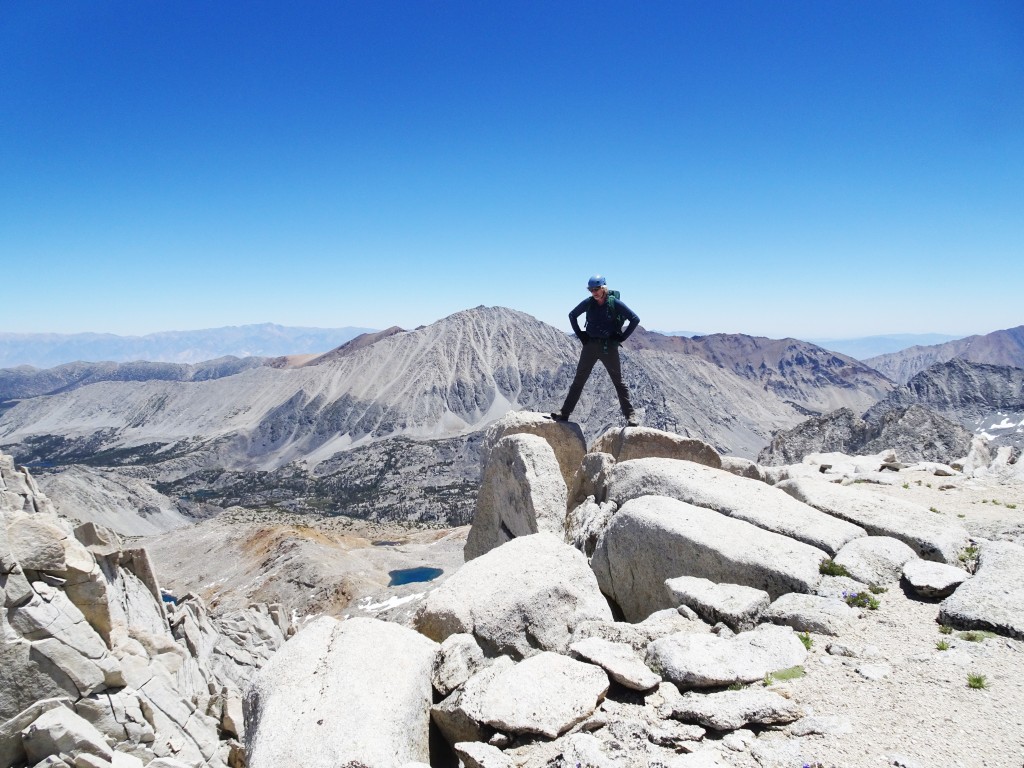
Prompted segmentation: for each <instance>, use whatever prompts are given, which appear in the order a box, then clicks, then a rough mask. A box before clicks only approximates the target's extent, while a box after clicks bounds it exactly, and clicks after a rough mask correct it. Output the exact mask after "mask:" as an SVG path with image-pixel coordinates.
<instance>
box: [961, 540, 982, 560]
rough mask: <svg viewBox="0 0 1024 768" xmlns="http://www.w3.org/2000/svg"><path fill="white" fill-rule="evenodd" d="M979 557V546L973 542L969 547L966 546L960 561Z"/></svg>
mask: <svg viewBox="0 0 1024 768" xmlns="http://www.w3.org/2000/svg"><path fill="white" fill-rule="evenodd" d="M977 557H978V548H977V547H976V546H974V545H973V544H972V545H971V546H969V547H965V548H964V551H963V552H961V553H960V562H961V563H966V562H969V561H971V560H974V559H975V558H977Z"/></svg>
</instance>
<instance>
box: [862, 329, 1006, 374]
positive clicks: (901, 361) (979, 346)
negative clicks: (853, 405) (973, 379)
mask: <svg viewBox="0 0 1024 768" xmlns="http://www.w3.org/2000/svg"><path fill="white" fill-rule="evenodd" d="M954 358H958V359H960V360H966V361H968V362H971V363H986V364H988V365H1002V366H1009V367H1012V368H1024V325H1018V326H1017V327H1016V328H1007V329H1006V330H1002V331H993V332H992V333H986V334H985V335H983V336H968V337H966V338H964V339H957V340H955V341H949V342H946V343H944V344H939V345H937V346H930V347H921V346H917V347H910V348H909V349H904V350H902V351H900V352H893V353H891V354H887V355H879V356H878V357H872V358H868V359H867V360H865V361H864V362H866V363H867V364H868V365H870V366H871V367H872V368H874V369H875V370H878V371H881V372H882V373H884V374H885V375H886V376H888V377H889V378H890V379H892V380H893V381H895V382H898V383H900V384H905V383H906V382H908V381H910V380H911V379H912V378H913V377H914V376H916V375H917V374H918V373H920V372H921V371H923V370H925V369H926V368H930V367H931V366H933V365H935V364H936V363H945V362H948V361H950V360H952V359H954Z"/></svg>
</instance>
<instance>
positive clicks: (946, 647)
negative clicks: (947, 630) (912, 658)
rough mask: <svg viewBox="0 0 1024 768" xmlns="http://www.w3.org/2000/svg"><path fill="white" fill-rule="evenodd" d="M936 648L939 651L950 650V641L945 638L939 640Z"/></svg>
mask: <svg viewBox="0 0 1024 768" xmlns="http://www.w3.org/2000/svg"><path fill="white" fill-rule="evenodd" d="M935 649H936V650H938V651H948V650H949V643H947V642H946V641H945V640H939V642H937V643H936V644H935Z"/></svg>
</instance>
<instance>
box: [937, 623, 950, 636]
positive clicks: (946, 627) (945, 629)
mask: <svg viewBox="0 0 1024 768" xmlns="http://www.w3.org/2000/svg"><path fill="white" fill-rule="evenodd" d="M939 634H940V635H952V634H953V628H952V627H951V626H949V625H948V624H942V625H941V626H940V627H939Z"/></svg>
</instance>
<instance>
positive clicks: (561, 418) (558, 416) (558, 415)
mask: <svg viewBox="0 0 1024 768" xmlns="http://www.w3.org/2000/svg"><path fill="white" fill-rule="evenodd" d="M551 418H552V420H554V421H568V420H569V417H568V416H563V415H562V414H561V413H560V412H558V411H555V413H552V414H551Z"/></svg>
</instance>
